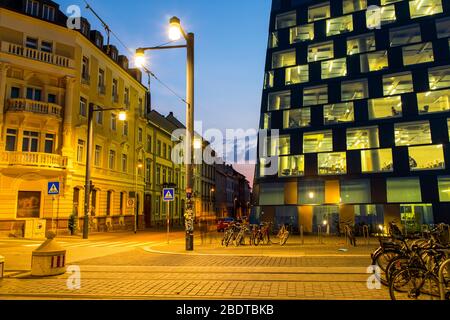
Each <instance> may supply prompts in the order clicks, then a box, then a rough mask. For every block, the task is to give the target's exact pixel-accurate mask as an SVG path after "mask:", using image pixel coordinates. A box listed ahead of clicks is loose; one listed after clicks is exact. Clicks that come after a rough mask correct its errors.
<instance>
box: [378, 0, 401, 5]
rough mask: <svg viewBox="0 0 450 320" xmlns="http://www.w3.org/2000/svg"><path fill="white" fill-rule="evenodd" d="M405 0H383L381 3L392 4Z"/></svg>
mask: <svg viewBox="0 0 450 320" xmlns="http://www.w3.org/2000/svg"><path fill="white" fill-rule="evenodd" d="M400 1H403V0H381V5H382V6H384V5H386V4H391V3H395V2H400Z"/></svg>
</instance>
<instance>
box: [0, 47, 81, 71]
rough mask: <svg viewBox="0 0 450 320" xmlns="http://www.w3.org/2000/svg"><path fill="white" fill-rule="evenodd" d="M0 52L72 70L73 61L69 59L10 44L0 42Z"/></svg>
mask: <svg viewBox="0 0 450 320" xmlns="http://www.w3.org/2000/svg"><path fill="white" fill-rule="evenodd" d="M1 50H2V52H5V53H9V54H13V55H16V56H21V57H24V58H27V59H32V60H37V61H41V62H45V63H50V64H53V65H56V66H60V67H65V68H71V69H73V68H74V61H73V60H72V59H70V58H67V57H63V56H60V55H57V54H53V53H49V52H44V51H40V50H36V49H32V48H27V47H24V46H22V45H19V44H15V43H11V42H6V41H2V45H1Z"/></svg>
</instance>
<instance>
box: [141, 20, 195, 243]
mask: <svg viewBox="0 0 450 320" xmlns="http://www.w3.org/2000/svg"><path fill="white" fill-rule="evenodd" d="M181 36H183V38H184V39H185V40H186V45H176V46H158V47H147V48H138V49H137V50H136V56H135V64H136V66H140V65H141V66H143V64H144V63H145V51H147V50H164V49H178V48H186V49H187V63H186V100H184V99H183V102H185V103H186V141H185V143H186V152H185V153H184V154H185V161H184V162H185V166H186V209H185V214H184V216H185V228H186V250H187V251H192V250H194V211H193V203H192V189H193V185H194V183H193V174H194V168H193V161H192V157H193V152H192V147H193V144H194V142H193V139H194V39H195V37H194V34H193V33H186V32H185V31H184V30H183V28H182V27H181V23H180V19H178V18H177V17H172V18H171V19H170V26H169V38H170V39H171V40H173V41H176V40H179V39H181Z"/></svg>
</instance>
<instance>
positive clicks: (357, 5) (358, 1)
mask: <svg viewBox="0 0 450 320" xmlns="http://www.w3.org/2000/svg"><path fill="white" fill-rule="evenodd" d="M366 8H367V0H344V1H343V2H342V9H343V11H344V14H347V13H352V12H355V11H361V10H364V9H366Z"/></svg>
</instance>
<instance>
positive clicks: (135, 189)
mask: <svg viewBox="0 0 450 320" xmlns="http://www.w3.org/2000/svg"><path fill="white" fill-rule="evenodd" d="M143 166H144V165H143V163H142V161H141V160H139V161H138V164H137V166H136V174H135V176H134V207H135V217H134V233H137V229H138V219H139V207H138V203H137V200H138V187H137V178H138V175H139V170H141V169H142V168H143Z"/></svg>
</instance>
